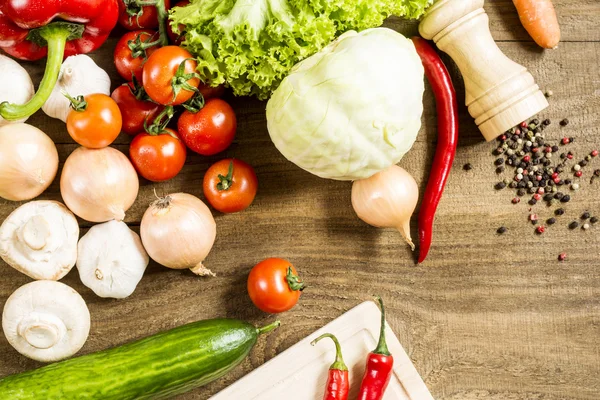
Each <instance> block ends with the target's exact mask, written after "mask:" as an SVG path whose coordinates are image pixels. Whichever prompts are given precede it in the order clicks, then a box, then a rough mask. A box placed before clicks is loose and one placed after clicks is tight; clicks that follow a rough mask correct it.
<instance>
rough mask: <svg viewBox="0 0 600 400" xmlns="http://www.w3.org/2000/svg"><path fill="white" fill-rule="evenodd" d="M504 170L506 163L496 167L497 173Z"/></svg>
mask: <svg viewBox="0 0 600 400" xmlns="http://www.w3.org/2000/svg"><path fill="white" fill-rule="evenodd" d="M503 172H504V165H501V166H499V167H498V168H496V173H497V174H501V173H503Z"/></svg>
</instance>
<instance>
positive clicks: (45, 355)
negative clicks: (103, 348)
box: [2, 281, 90, 362]
mask: <svg viewBox="0 0 600 400" xmlns="http://www.w3.org/2000/svg"><path fill="white" fill-rule="evenodd" d="M2 329H3V330H4V335H5V336H6V339H8V342H9V343H10V345H11V346H12V347H14V348H15V350H17V351H18V352H19V353H21V354H23V355H24V356H26V357H29V358H31V359H33V360H37V361H42V362H51V361H58V360H62V359H64V358H67V357H70V356H72V355H73V354H75V353H77V352H78V351H79V349H81V347H83V345H84V343H85V341H86V340H87V337H88V335H89V332H90V312H89V310H88V308H87V305H86V304H85V301H83V299H82V298H81V296H80V295H79V293H77V292H76V291H75V290H73V289H71V288H70V287H69V286H67V285H65V284H64V283H60V282H55V281H35V282H31V283H28V284H26V285H24V286H21V287H20V288H19V289H17V290H16V291H15V292H14V293H13V294H11V295H10V297H9V298H8V300H6V304H5V305H4V312H3V313H2Z"/></svg>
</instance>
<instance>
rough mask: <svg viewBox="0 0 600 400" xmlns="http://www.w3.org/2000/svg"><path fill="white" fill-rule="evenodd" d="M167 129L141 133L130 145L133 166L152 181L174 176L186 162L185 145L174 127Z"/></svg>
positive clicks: (164, 179) (165, 179) (160, 180)
mask: <svg viewBox="0 0 600 400" xmlns="http://www.w3.org/2000/svg"><path fill="white" fill-rule="evenodd" d="M165 131H166V132H165V133H161V134H159V135H150V134H148V133H145V132H144V133H140V134H138V135H137V136H136V137H135V138H133V141H132V142H131V145H130V146H129V157H130V158H131V162H132V164H133V166H134V167H135V169H136V170H137V172H138V173H139V174H140V175H141V176H143V177H144V178H146V179H148V180H149V181H152V182H163V181H167V180H169V179H171V178H174V177H175V176H176V175H177V174H178V173H179V172H180V171H181V169H182V168H183V165H184V164H185V157H186V153H187V150H186V148H185V145H184V144H183V142H182V141H181V140H179V139H178V138H177V132H175V131H174V130H173V129H169V128H167V129H165Z"/></svg>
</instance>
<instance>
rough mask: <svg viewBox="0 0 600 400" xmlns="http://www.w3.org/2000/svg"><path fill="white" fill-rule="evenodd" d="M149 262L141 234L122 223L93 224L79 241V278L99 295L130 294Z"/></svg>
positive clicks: (121, 296) (119, 296) (125, 295)
mask: <svg viewBox="0 0 600 400" xmlns="http://www.w3.org/2000/svg"><path fill="white" fill-rule="evenodd" d="M149 261H150V260H149V258H148V254H147V253H146V250H144V246H142V241H141V240H140V237H139V236H138V234H137V233H135V232H134V231H132V230H131V229H129V227H128V226H127V224H125V223H124V222H117V221H109V222H106V223H104V224H100V225H96V226H93V227H92V228H91V229H90V230H89V231H88V233H86V234H85V235H84V236H83V237H82V238H81V240H80V241H79V246H78V256H77V270H78V271H79V277H80V278H81V282H83V284H84V285H85V286H87V287H89V288H90V289H92V290H93V291H94V293H96V294H97V295H98V296H100V297H113V298H115V299H123V298H125V297H127V296H129V295H131V293H133V291H134V290H135V288H136V286H137V284H138V283H139V281H140V280H141V279H142V276H143V275H144V271H146V267H147V266H148V262H149Z"/></svg>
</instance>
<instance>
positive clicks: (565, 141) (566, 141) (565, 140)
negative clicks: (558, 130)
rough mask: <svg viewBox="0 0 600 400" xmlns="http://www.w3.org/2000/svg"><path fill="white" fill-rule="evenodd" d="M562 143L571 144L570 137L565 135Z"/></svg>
mask: <svg viewBox="0 0 600 400" xmlns="http://www.w3.org/2000/svg"><path fill="white" fill-rule="evenodd" d="M561 143H562V144H564V145H567V144H569V143H570V141H569V138H568V137H564V138H562V141H561Z"/></svg>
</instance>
